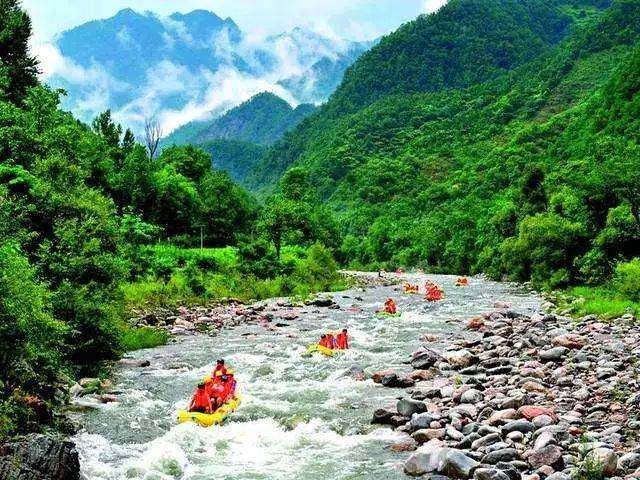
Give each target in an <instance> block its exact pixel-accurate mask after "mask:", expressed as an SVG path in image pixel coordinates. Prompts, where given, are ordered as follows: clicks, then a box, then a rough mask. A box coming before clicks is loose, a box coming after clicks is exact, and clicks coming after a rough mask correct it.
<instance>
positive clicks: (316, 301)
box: [304, 296, 335, 307]
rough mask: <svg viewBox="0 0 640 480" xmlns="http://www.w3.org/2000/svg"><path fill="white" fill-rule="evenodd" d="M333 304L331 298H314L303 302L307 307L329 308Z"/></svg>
mask: <svg viewBox="0 0 640 480" xmlns="http://www.w3.org/2000/svg"><path fill="white" fill-rule="evenodd" d="M334 303H335V302H334V301H333V298H331V297H324V296H320V297H315V298H313V299H311V300H307V301H306V302H304V304H305V305H309V306H313V307H330V306H331V305H333V304H334Z"/></svg>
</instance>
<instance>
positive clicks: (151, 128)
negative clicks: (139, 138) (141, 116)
mask: <svg viewBox="0 0 640 480" xmlns="http://www.w3.org/2000/svg"><path fill="white" fill-rule="evenodd" d="M144 136H145V141H146V144H147V150H148V151H149V158H150V159H151V160H153V159H154V158H155V156H156V151H157V150H158V145H159V144H160V139H161V138H162V126H161V125H160V122H158V120H156V119H155V118H147V119H145V121H144Z"/></svg>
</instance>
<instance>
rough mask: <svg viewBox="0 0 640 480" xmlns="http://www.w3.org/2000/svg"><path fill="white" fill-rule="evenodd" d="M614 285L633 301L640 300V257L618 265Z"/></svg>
mask: <svg viewBox="0 0 640 480" xmlns="http://www.w3.org/2000/svg"><path fill="white" fill-rule="evenodd" d="M613 285H614V287H615V289H616V290H617V291H618V292H620V293H621V294H622V295H624V296H625V297H626V298H629V299H631V300H633V301H636V302H637V301H640V258H634V259H633V260H631V261H630V262H626V263H619V264H618V265H617V266H616V269H615V274H614V280H613Z"/></svg>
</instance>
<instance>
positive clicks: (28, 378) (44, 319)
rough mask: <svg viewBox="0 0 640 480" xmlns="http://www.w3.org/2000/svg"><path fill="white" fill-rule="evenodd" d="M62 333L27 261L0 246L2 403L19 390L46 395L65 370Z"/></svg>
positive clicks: (13, 249) (16, 251)
mask: <svg viewBox="0 0 640 480" xmlns="http://www.w3.org/2000/svg"><path fill="white" fill-rule="evenodd" d="M64 332H65V329H64V326H63V325H62V324H61V323H60V322H58V321H56V320H54V318H53V316H52V314H51V308H50V303H49V295H48V293H47V290H46V288H45V286H44V285H42V284H41V283H39V282H38V281H37V279H36V272H35V269H34V268H33V267H32V266H31V265H29V262H28V260H27V258H26V257H25V256H24V255H22V254H21V253H20V251H19V249H18V248H17V247H16V246H15V245H12V244H8V245H7V244H5V245H3V246H0V402H2V401H5V400H7V399H8V398H9V397H10V396H11V395H12V393H13V392H14V391H15V390H16V389H17V388H19V387H22V388H24V389H25V391H26V392H30V393H43V392H45V391H46V384H47V383H51V382H53V381H54V379H55V376H56V374H57V371H58V369H59V368H60V365H61V356H60V350H61V347H62V338H63V334H64Z"/></svg>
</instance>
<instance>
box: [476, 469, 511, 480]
mask: <svg viewBox="0 0 640 480" xmlns="http://www.w3.org/2000/svg"><path fill="white" fill-rule="evenodd" d="M473 478H474V479H475V480H510V478H509V475H507V474H506V473H504V472H502V471H500V470H498V469H497V468H479V469H477V470H476V471H475V473H474V474H473Z"/></svg>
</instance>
